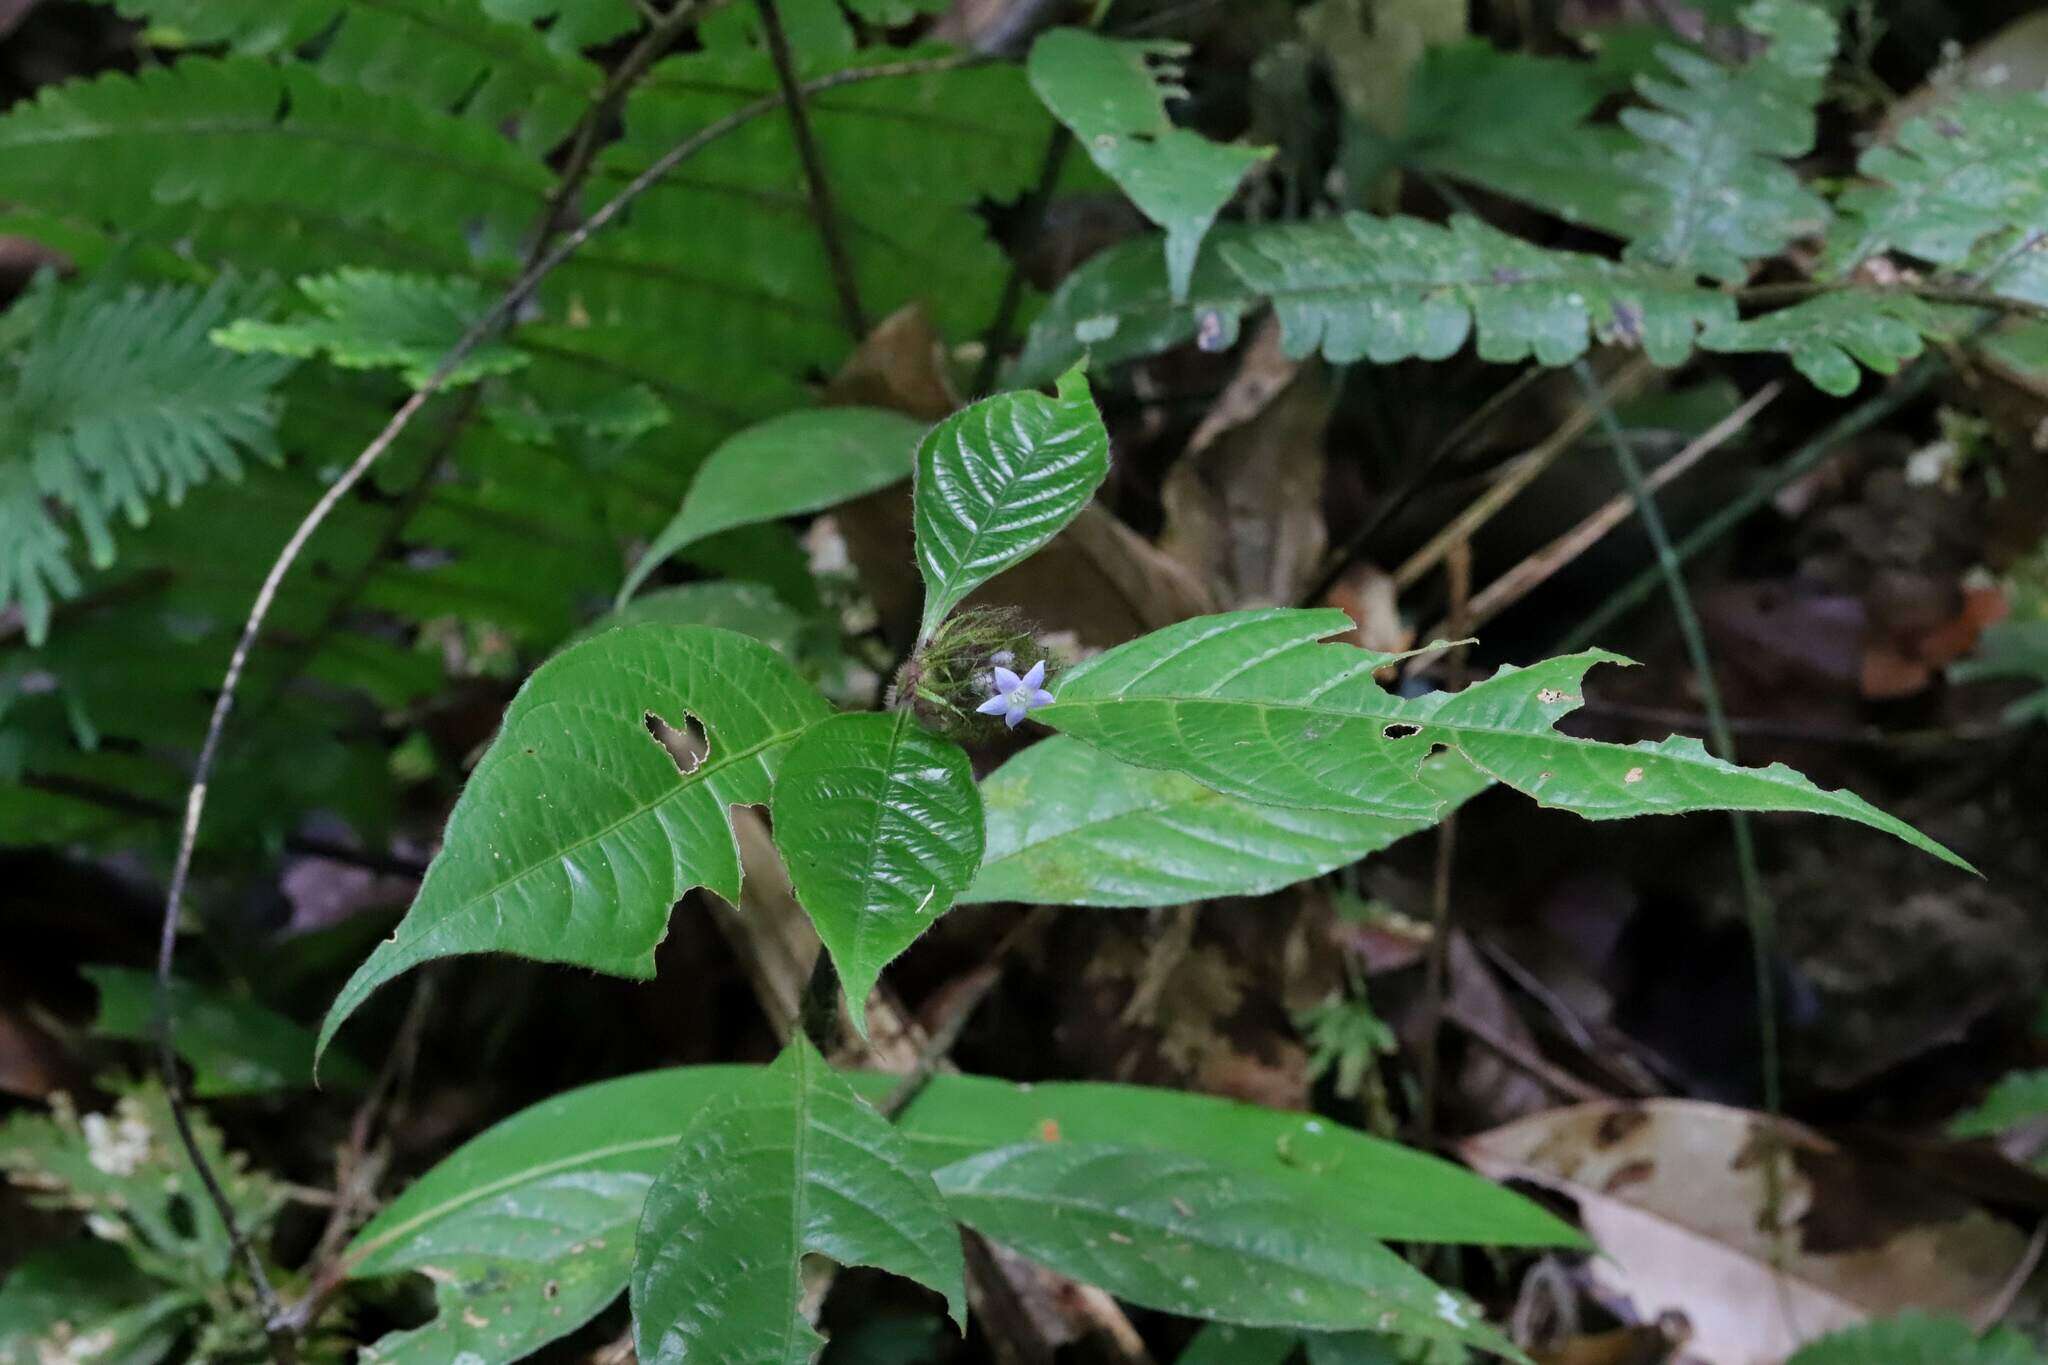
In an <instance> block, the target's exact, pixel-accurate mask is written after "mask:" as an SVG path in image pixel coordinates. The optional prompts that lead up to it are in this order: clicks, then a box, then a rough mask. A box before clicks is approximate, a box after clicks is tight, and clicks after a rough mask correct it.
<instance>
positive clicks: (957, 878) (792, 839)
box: [770, 711, 982, 1037]
mask: <svg viewBox="0 0 2048 1365" xmlns="http://www.w3.org/2000/svg"><path fill="white" fill-rule="evenodd" d="M770 809H771V811H772V813H773V816H774V825H775V846H776V848H778V849H779V850H781V852H782V858H783V861H784V862H785V863H786V864H788V867H789V875H790V881H791V884H792V885H793V886H794V887H795V888H796V898H797V901H798V903H799V904H801V905H802V906H803V908H804V912H805V913H806V914H808V915H809V916H810V917H811V923H812V924H814V925H816V926H817V929H818V937H819V938H820V939H822V940H823V941H824V944H825V947H826V949H827V950H828V951H829V952H830V953H831V954H832V961H833V963H834V964H835V965H836V966H837V967H838V968H839V976H840V979H841V980H842V981H843V982H844V983H845V985H846V998H847V1002H848V1004H849V1005H850V1006H851V1007H852V1010H853V1022H854V1026H855V1027H856V1028H857V1029H859V1030H860V1034H861V1036H862V1037H866V1036H867V998H868V993H869V992H870V991H872V990H873V989H874V986H875V978H876V977H878V976H880V975H881V973H882V968H884V967H886V966H888V965H889V963H890V962H891V961H893V960H894V959H895V957H896V955H897V954H899V953H901V952H902V951H903V950H904V949H905V948H908V947H909V946H910V944H911V942H912V941H913V940H914V939H916V938H917V936H918V935H919V934H921V933H923V932H924V931H925V930H926V929H928V928H930V927H931V925H932V923H933V921H935V920H937V919H938V917H939V916H941V915H943V914H945V913H946V911H948V910H950V909H951V908H952V906H953V902H954V900H955V899H957V898H958V896H959V895H960V892H961V891H962V890H964V889H965V888H966V886H967V883H968V882H969V881H970V880H971V879H972V878H973V876H974V869H975V868H976V867H978V866H980V864H981V841H982V832H981V797H980V796H979V794H978V793H977V792H976V791H975V788H974V770H973V768H972V767H971V766H970V765H969V764H968V761H967V755H966V754H965V753H964V752H962V751H961V748H960V746H959V745H957V744H955V743H953V742H952V741H951V740H946V739H941V738H939V737H938V736H937V735H934V734H931V733H929V732H928V731H926V730H924V729H923V728H922V727H920V726H919V725H918V723H917V722H916V721H915V720H914V719H912V718H911V716H910V714H909V713H908V712H905V711H893V712H890V713H888V714H886V715H875V714H865V715H846V716H834V717H833V718H832V719H831V720H828V721H826V722H824V723H823V724H821V725H817V726H814V727H813V728H812V729H811V730H810V731H809V732H808V733H807V734H805V735H804V737H803V738H802V739H800V740H798V741H797V742H796V743H795V744H794V745H793V746H791V748H790V750H789V752H788V754H787V755H786V756H785V757H784V758H783V762H782V771H781V774H780V775H779V776H778V777H777V778H776V779H775V797H774V802H773V805H772V806H771V807H770Z"/></svg>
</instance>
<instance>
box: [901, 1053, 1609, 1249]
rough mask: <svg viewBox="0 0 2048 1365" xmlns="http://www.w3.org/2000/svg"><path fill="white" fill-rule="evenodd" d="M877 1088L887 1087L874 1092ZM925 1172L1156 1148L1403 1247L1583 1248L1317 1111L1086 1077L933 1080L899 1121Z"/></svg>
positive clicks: (1523, 1209)
mask: <svg viewBox="0 0 2048 1365" xmlns="http://www.w3.org/2000/svg"><path fill="white" fill-rule="evenodd" d="M881 1093H886V1092H881ZM899 1123H900V1124H901V1126H902V1128H903V1130H904V1133H905V1135H906V1136H908V1137H909V1138H910V1140H911V1141H912V1142H914V1143H916V1144H917V1145H918V1147H919V1149H920V1150H922V1151H923V1152H924V1153H925V1154H926V1158H927V1160H928V1161H929V1162H930V1163H931V1164H933V1165H935V1166H936V1165H943V1164H946V1163H948V1162H953V1161H958V1160H961V1159H963V1158H965V1157H969V1156H973V1155H975V1154H977V1153H979V1152H982V1151H986V1150H988V1149H990V1148H994V1147H1007V1146H1011V1145H1013V1144H1016V1143H1019V1142H1027V1141H1041V1142H1043V1141H1056V1142H1082V1143H1098V1144H1104V1143H1106V1144H1116V1145H1121V1146H1126V1147H1129V1146H1144V1147H1156V1148H1158V1149H1160V1150H1162V1151H1169V1152H1176V1153H1179V1154H1182V1155H1185V1156H1191V1157H1197V1158H1200V1159H1201V1160H1203V1161H1206V1162H1208V1163H1210V1164H1211V1165H1214V1166H1218V1167H1230V1168H1233V1169H1236V1170H1241V1171H1244V1172H1246V1173H1248V1174H1251V1175H1254V1176H1256V1177H1258V1178H1259V1179H1260V1180H1262V1181H1265V1182H1267V1183H1269V1184H1274V1185H1278V1186H1281V1187H1283V1188H1286V1189H1289V1190H1291V1191H1293V1192H1294V1193H1296V1194H1297V1195H1299V1196H1301V1197H1302V1198H1303V1199H1305V1200H1308V1201H1310V1202H1313V1203H1317V1204H1320V1205H1322V1206H1324V1207H1327V1208H1331V1209H1335V1210H1338V1211H1340V1212H1341V1213H1342V1214H1343V1216H1344V1218H1345V1220H1346V1222H1347V1223H1348V1224H1349V1225H1350V1226H1351V1228H1352V1230H1353V1231H1355V1232H1357V1233H1359V1234H1361V1235H1363V1236H1367V1237H1381V1238H1386V1239H1389V1240H1396V1241H1404V1242H1470V1243H1475V1244H1479V1245H1485V1246H1584V1245H1585V1241H1584V1239H1583V1238H1582V1237H1580V1235H1579V1234H1578V1233H1576V1232H1574V1231H1573V1230H1572V1229H1571V1228H1570V1227H1568V1226H1567V1225H1565V1224H1564V1223H1562V1222H1560V1221H1559V1220H1558V1219H1557V1218H1556V1217H1554V1216H1553V1215H1551V1214H1549V1213H1547V1212H1545V1211H1544V1210H1543V1209H1541V1208H1539V1207H1538V1206H1536V1205H1535V1204H1533V1203H1531V1202H1529V1201H1528V1200H1526V1199H1524V1198H1522V1197H1521V1196H1520V1195H1517V1194H1514V1193H1512V1192H1511V1191H1509V1190H1505V1189H1503V1188H1501V1187H1500V1186H1498V1185H1495V1184H1494V1183H1492V1182H1491V1181H1488V1180H1482V1179H1481V1178H1479V1177H1478V1176H1475V1175H1473V1174H1472V1173H1471V1172H1470V1171H1467V1170H1465V1169H1463V1168H1462V1167H1459V1166H1454V1165H1452V1164H1451V1163H1450V1162H1447V1161H1444V1160H1442V1159H1440V1158H1438V1157H1434V1156H1431V1155H1429V1154H1428V1153H1426V1152H1418V1151H1416V1150H1414V1149H1413V1148H1409V1147H1403V1146H1402V1145H1400V1144H1399V1143H1397V1142H1388V1141H1385V1140H1383V1139H1380V1138H1375V1137H1372V1136H1370V1135H1369V1134H1366V1133H1362V1132H1359V1131H1358V1130H1357V1129H1355V1128H1347V1127H1345V1126H1344V1125H1343V1124H1341V1123H1335V1122H1332V1121H1331V1120H1329V1119H1325V1118H1320V1117H1318V1116H1316V1115H1314V1114H1299V1113H1286V1112H1282V1111H1280V1110H1276V1109H1265V1108H1261V1107H1260V1106H1258V1105H1253V1104H1240V1103H1237V1102H1235V1101H1232V1100H1224V1099H1217V1098H1216V1097H1214V1096H1211V1095H1194V1094H1188V1093H1186V1092H1183V1091H1175V1090H1155V1089H1152V1088H1150V1087H1148V1086H1137V1085H1109V1084H1102V1083H1093V1082H1057V1083H1053V1084H1038V1085H1014V1084H1011V1083H1010V1082H1008V1081H999V1080H993V1079H990V1078H987V1077H982V1076H940V1077H936V1078H935V1079H934V1080H933V1081H932V1083H931V1084H930V1085H928V1086H926V1087H925V1089H924V1090H923V1091H922V1092H921V1093H920V1094H919V1095H918V1097H917V1098H916V1099H915V1100H913V1101H912V1102H911V1104H910V1107H909V1108H908V1109H906V1110H905V1111H904V1113H903V1115H902V1117H901V1119H900V1120H899Z"/></svg>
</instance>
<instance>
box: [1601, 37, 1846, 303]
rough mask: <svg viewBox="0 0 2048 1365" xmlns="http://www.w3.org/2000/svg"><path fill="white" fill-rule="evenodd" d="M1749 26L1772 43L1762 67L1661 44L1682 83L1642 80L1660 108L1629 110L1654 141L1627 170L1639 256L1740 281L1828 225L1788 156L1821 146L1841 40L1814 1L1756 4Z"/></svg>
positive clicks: (1759, 61) (1634, 128) (1636, 129)
mask: <svg viewBox="0 0 2048 1365" xmlns="http://www.w3.org/2000/svg"><path fill="white" fill-rule="evenodd" d="M1742 22H1743V25H1744V26H1745V27H1746V28H1748V29H1749V31H1750V32H1752V33H1754V34H1756V35H1757V36H1758V37H1759V38H1761V39H1763V40H1764V43H1765V46H1764V49H1763V51H1762V53H1761V54H1760V55H1759V56H1758V57H1757V58H1756V59H1755V60H1754V61H1751V62H1749V63H1748V64H1746V65H1744V66H1740V67H1732V68H1731V67H1727V66H1723V65H1721V64H1720V63H1718V62H1715V61H1713V60H1711V59H1710V58H1708V57H1705V56H1703V55H1701V54H1700V53H1698V52H1695V51H1692V50H1691V49H1688V48H1682V47H1677V46H1671V47H1665V48H1662V49H1660V50H1659V52H1658V56H1659V58H1660V59H1661V60H1662V61H1663V63H1664V65H1665V67H1666V69H1667V70H1668V71H1669V73H1670V77H1671V78H1670V79H1667V80H1658V79H1655V78H1652V77H1649V76H1644V77H1641V78H1639V79H1638V80H1637V82H1636V88H1637V89H1638V90H1639V91H1640V92H1641V93H1642V95H1643V97H1644V98H1645V99H1646V100H1647V101H1648V102H1649V105H1650V107H1649V108H1637V109H1625V110H1623V111H1622V114H1621V122H1622V125H1623V126H1624V127H1626V128H1627V129H1628V130H1629V131H1630V132H1632V133H1634V134H1635V135H1636V136H1637V137H1638V138H1639V139H1641V141H1642V143H1643V146H1642V149H1641V150H1640V151H1638V152H1636V153H1635V154H1633V155H1631V156H1629V157H1627V158H1626V160H1625V161H1624V162H1623V163H1622V167H1623V169H1624V170H1625V171H1626V172H1627V173H1628V174H1630V175H1631V176H1633V177H1635V178H1636V179H1637V180H1638V182H1639V184H1640V185H1641V187H1642V188H1641V190H1640V191H1639V193H1637V194H1636V195H1634V196H1631V198H1630V200H1629V201H1628V204H1627V207H1628V208H1629V209H1630V211H1631V215H1632V217H1633V218H1634V220H1635V222H1636V223H1637V225H1638V226H1637V228H1636V230H1635V232H1634V240H1633V241H1631V242H1630V243H1629V248H1628V255H1629V257H1630V259H1632V260H1644V261H1650V262H1654V263H1656V264H1658V265H1662V266H1667V267H1669V268H1671V269H1674V270H1679V271H1683V272H1684V273H1685V274H1687V275H1707V276H1710V277H1712V278H1714V279H1716V280H1721V281H1723V282H1725V283H1731V284H1733V283H1740V282H1741V281H1742V280H1743V279H1744V278H1746V277H1747V275H1748V273H1749V265H1750V262H1752V261H1754V260H1757V259H1759V258H1761V257H1766V256H1774V255H1776V254H1777V253H1778V252H1779V251H1780V250H1782V249H1783V248H1784V246H1785V245H1786V243H1788V242H1790V241H1791V240H1792V239H1793V238H1794V237H1797V236H1799V235H1801V234H1803V233H1809V232H1816V231H1818V230H1819V229H1820V228H1821V227H1823V226H1824V225H1825V224H1826V222H1827V217H1828V211H1827V205H1826V204H1825V203H1824V202H1823V201H1822V200H1821V199H1820V198H1819V197H1818V196H1817V195H1815V194H1814V193H1813V192H1812V191H1811V190H1809V189H1807V188H1806V187H1805V186H1804V185H1802V184H1800V182H1799V177H1798V175H1797V174H1796V173H1795V172H1794V171H1793V170H1792V168H1791V167H1789V166H1787V165H1785V164H1784V162H1783V161H1782V160H1780V158H1783V157H1793V156H1804V155H1805V154H1806V153H1807V152H1809V151H1811V150H1812V149H1813V137H1814V112H1813V111H1814V105H1815V104H1816V103H1818V101H1819V99H1820V94H1821V82H1822V80H1823V79H1824V78H1825V77H1826V75H1827V72H1828V66H1829V64H1830V63H1832V62H1833V60H1834V56H1835V41H1836V31H1835V21H1834V19H1833V17H1832V16H1831V15H1829V14H1828V13H1827V11H1826V10H1823V9H1822V8H1820V7H1819V6H1818V5H1814V4H1809V3H1806V0H1756V3H1753V4H1751V5H1748V6H1747V7H1745V8H1744V9H1743V11H1742Z"/></svg>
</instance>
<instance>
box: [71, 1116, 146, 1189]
mask: <svg viewBox="0 0 2048 1365" xmlns="http://www.w3.org/2000/svg"><path fill="white" fill-rule="evenodd" d="M81 1127H82V1128H83V1129H84V1131H85V1155H86V1159H87V1160H89V1161H91V1162H92V1164H93V1167H94V1169H96V1170H100V1171H104V1172H106V1173H107V1174H108V1175H116V1176H127V1175H134V1174H135V1172H136V1171H138V1170H140V1169H141V1168H142V1163H143V1162H145V1161H147V1160H149V1140H150V1131H149V1125H148V1124H146V1123H144V1122H143V1121H142V1120H141V1119H139V1118H137V1117H135V1115H133V1114H124V1115H122V1116H121V1117H120V1118H119V1119H110V1118H108V1117H107V1115H105V1114H87V1115H86V1116H85V1120H84V1122H83V1123H82V1124H81Z"/></svg>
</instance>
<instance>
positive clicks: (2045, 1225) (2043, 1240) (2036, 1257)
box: [1970, 1218, 2048, 1336]
mask: <svg viewBox="0 0 2048 1365" xmlns="http://www.w3.org/2000/svg"><path fill="white" fill-rule="evenodd" d="M2043 1249H2048V1218H2044V1219H2042V1220H2041V1221H2040V1222H2038V1223H2036V1224H2035V1225H2034V1235H2033V1236H2032V1237H2029V1238H2028V1239H2027V1249H2026V1251H2025V1253H2024V1254H2022V1255H2021V1256H2020V1259H2019V1261H2018V1263H2017V1264H2015V1265H2014V1266H2013V1268H2012V1273H2011V1274H2010V1275H2007V1276H2006V1277H2005V1283H2004V1284H2002V1285H2000V1286H1999V1287H1998V1292H1997V1293H1996V1294H1993V1295H1992V1296H1991V1300H1990V1302H1988V1303H1986V1304H1985V1305H1984V1306H1983V1307H1982V1308H1980V1309H1978V1310H1977V1312H1976V1313H1975V1314H1974V1315H1973V1317H1972V1318H1971V1322H1970V1325H1971V1327H1972V1328H1974V1329H1975V1330H1976V1332H1977V1334H1978V1335H1979V1336H1982V1335H1983V1334H1984V1333H1986V1332H1988V1331H1990V1330H1991V1329H1992V1328H1993V1327H1996V1326H1997V1325H1998V1324H1999V1323H2001V1322H2003V1321H2004V1320H2005V1315H2006V1314H2007V1313H2010V1312H2011V1311H2012V1306H2013V1304H2014V1302H2016V1301H2017V1300H2018V1299H2019V1296H2020V1290H2022V1289H2024V1288H2025V1287H2026V1284H2027V1281H2028V1280H2029V1279H2032V1278H2033V1274H2034V1269H2035V1267H2036V1266H2038V1265H2040V1264H2041V1252H2042V1251H2043Z"/></svg>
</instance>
